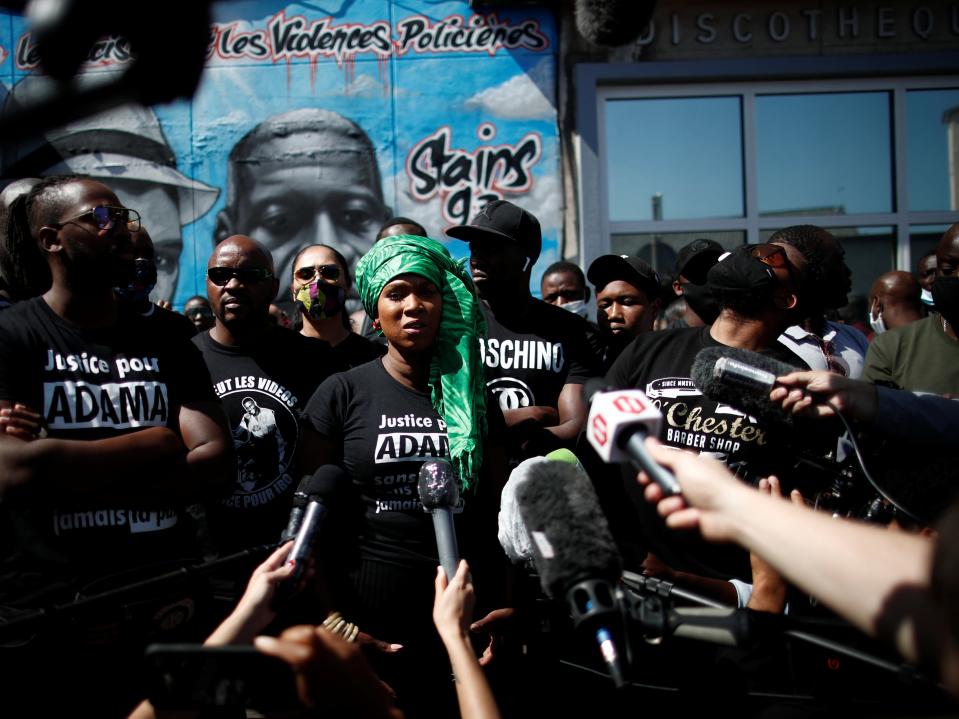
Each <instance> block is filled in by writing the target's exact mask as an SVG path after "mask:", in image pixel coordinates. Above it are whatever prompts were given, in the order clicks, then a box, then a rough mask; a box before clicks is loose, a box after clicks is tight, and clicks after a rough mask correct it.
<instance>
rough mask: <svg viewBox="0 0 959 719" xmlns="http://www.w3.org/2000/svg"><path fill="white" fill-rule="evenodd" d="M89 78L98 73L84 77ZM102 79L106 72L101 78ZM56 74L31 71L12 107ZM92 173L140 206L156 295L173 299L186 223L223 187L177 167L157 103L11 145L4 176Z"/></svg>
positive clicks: (136, 207)
mask: <svg viewBox="0 0 959 719" xmlns="http://www.w3.org/2000/svg"><path fill="white" fill-rule="evenodd" d="M78 78H79V81H80V82H81V83H85V82H95V81H97V78H91V77H87V76H85V75H80V76H78ZM101 80H102V78H101ZM49 82H50V81H49V79H48V78H44V77H42V76H36V75H28V76H27V77H25V78H24V79H23V80H21V81H20V82H19V83H17V85H15V86H14V88H13V91H12V92H11V93H10V95H9V96H8V98H7V103H6V105H7V108H8V109H10V108H12V107H15V106H16V105H18V104H28V103H30V102H31V101H33V100H34V99H35V98H36V97H39V96H42V94H43V93H44V92H46V91H47V90H46V87H45V86H46V84H47V83H49ZM62 174H80V175H89V176H90V177H92V178H94V179H96V180H98V181H99V182H102V183H104V184H105V185H107V186H108V187H109V188H110V189H111V190H113V191H114V192H115V193H116V195H117V197H118V199H119V200H120V202H121V203H122V204H123V205H125V206H126V207H130V208H132V209H134V210H136V211H137V212H139V213H140V216H141V218H142V222H143V226H144V227H145V228H146V229H147V231H148V232H149V233H150V236H151V237H152V238H153V244H154V247H155V248H156V265H157V286H156V288H155V289H154V290H153V292H152V293H151V294H150V299H151V300H154V301H155V300H168V301H172V299H173V295H174V292H175V291H176V286H177V281H178V279H179V277H178V275H179V266H180V254H181V251H182V249H183V239H182V227H183V226H184V225H188V224H190V223H192V222H194V221H195V220H197V219H198V218H200V217H202V216H203V215H205V214H206V213H207V212H209V211H210V209H211V208H212V207H213V203H214V202H216V199H217V197H218V196H219V194H220V191H219V190H218V189H217V188H215V187H211V186H210V185H207V184H204V183H202V182H199V181H197V180H194V179H191V178H189V177H187V176H186V175H184V174H183V173H182V172H180V171H179V170H178V169H177V160H176V155H175V154H174V152H173V149H172V148H171V147H170V144H169V143H168V141H167V138H166V136H165V135H164V132H163V129H162V127H161V126H160V121H159V119H158V118H157V116H156V113H154V111H153V110H152V109H151V108H148V107H142V106H139V105H124V106H122V107H118V108H115V109H112V110H109V111H108V112H104V113H100V114H97V115H93V116H90V117H85V118H82V119H79V120H76V121H73V122H71V123H69V124H67V125H64V126H62V127H58V128H55V129H53V130H49V131H47V132H46V133H45V134H44V136H43V137H42V138H39V139H35V138H30V139H27V140H25V141H23V142H19V143H7V144H5V145H4V147H3V178H4V179H6V180H16V179H18V178H21V177H47V176H49V175H62Z"/></svg>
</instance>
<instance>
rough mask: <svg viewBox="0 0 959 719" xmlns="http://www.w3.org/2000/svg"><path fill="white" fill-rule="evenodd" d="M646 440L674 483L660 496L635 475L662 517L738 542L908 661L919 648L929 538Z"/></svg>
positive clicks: (670, 523)
mask: <svg viewBox="0 0 959 719" xmlns="http://www.w3.org/2000/svg"><path fill="white" fill-rule="evenodd" d="M646 444H647V447H648V448H649V451H650V452H651V453H652V455H653V457H654V458H655V459H656V461H657V462H659V463H660V464H662V465H663V466H665V467H667V468H668V469H670V470H672V471H673V473H674V474H675V475H676V478H677V480H678V481H679V484H680V487H681V488H682V491H683V494H682V495H681V496H679V495H677V496H673V497H666V498H664V497H663V495H662V491H661V490H660V489H659V487H658V486H657V485H655V484H651V483H649V482H648V478H646V477H645V475H641V476H640V481H642V482H644V483H646V484H647V487H646V498H647V499H648V500H649V501H651V502H657V509H658V511H659V513H660V514H661V515H662V516H664V517H665V518H666V524H667V525H668V526H670V527H672V528H674V529H693V528H697V529H698V530H699V531H700V532H701V533H702V535H703V536H704V537H705V538H706V539H709V540H712V541H717V542H735V543H737V544H739V545H741V546H743V547H745V548H746V549H748V550H749V551H750V552H754V553H755V554H757V555H759V556H760V557H761V558H762V559H763V560H765V561H766V562H768V563H769V564H770V565H771V566H772V567H773V568H774V569H776V570H777V571H779V572H780V573H781V574H782V575H783V576H784V577H785V578H786V579H787V580H789V581H791V582H792V583H793V584H795V585H796V586H798V587H800V588H801V589H802V590H803V591H805V592H807V593H809V594H812V595H814V596H816V597H817V598H818V599H819V600H820V601H821V602H822V603H823V604H826V605H828V606H830V607H831V608H832V609H833V610H835V611H836V612H837V613H839V614H840V615H842V616H843V617H845V618H846V619H847V620H849V621H850V622H852V623H853V624H855V625H856V626H857V627H859V628H860V629H862V630H863V631H865V632H866V633H868V634H870V635H872V636H880V637H881V638H884V639H889V640H891V641H893V642H894V643H895V644H896V646H897V647H898V649H899V651H900V652H901V653H902V654H903V656H905V657H906V658H907V659H909V660H911V661H915V660H917V659H919V658H920V651H919V649H920V648H919V644H918V639H919V637H918V634H917V617H919V616H920V612H921V611H923V610H924V607H917V606H916V602H915V601H914V600H916V599H918V600H919V603H920V604H922V602H923V601H924V600H923V599H922V598H923V597H925V596H926V595H927V594H928V592H927V589H928V586H929V580H930V568H931V561H932V553H933V546H932V543H931V542H929V541H928V540H926V539H922V538H919V537H916V536H912V535H908V534H904V533H894V532H888V531H885V530H883V529H880V528H878V527H872V526H868V525H865V524H862V523H859V522H854V521H847V520H841V519H835V518H833V517H831V516H829V515H827V514H824V513H821V512H816V511H814V510H812V509H808V508H806V507H804V506H799V505H797V504H793V503H790V502H785V501H783V500H782V499H780V498H778V497H770V496H768V495H763V494H760V493H759V492H757V491H756V490H754V489H752V488H750V487H748V486H746V485H744V484H742V483H741V482H738V481H737V480H736V479H735V478H734V477H733V476H732V474H730V473H729V471H728V470H727V469H726V468H725V466H724V465H723V464H721V463H720V462H717V461H716V460H712V459H707V458H703V457H700V456H698V455H692V454H688V453H686V452H678V451H674V450H670V449H666V448H664V447H663V446H662V445H661V444H659V442H657V441H655V440H652V439H648V440H646ZM906 605H909V606H906ZM923 658H928V657H923Z"/></svg>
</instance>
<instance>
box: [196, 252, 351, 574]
mask: <svg viewBox="0 0 959 719" xmlns="http://www.w3.org/2000/svg"><path fill="white" fill-rule="evenodd" d="M278 284H279V280H278V279H277V277H276V271H275V267H274V265H273V256H272V255H271V254H270V251H269V250H268V249H266V247H264V246H263V245H262V244H260V243H259V242H257V241H256V240H253V239H251V238H249V237H246V236H244V235H234V236H232V237H228V238H227V239H225V240H223V242H221V243H220V244H218V245H217V246H216V248H215V249H214V250H213V254H212V255H211V256H210V261H209V262H208V263H207V281H206V287H207V294H208V295H209V298H210V305H211V306H212V307H213V314H214V316H215V318H216V321H215V324H214V325H213V327H212V328H211V329H210V330H208V331H206V332H201V333H200V334H199V335H197V336H196V337H195V338H194V340H193V341H194V343H195V344H196V345H197V347H199V348H200V351H201V352H202V353H203V358H204V360H206V363H207V367H208V368H209V370H210V376H211V378H212V380H213V388H214V390H215V391H216V394H217V395H218V396H219V397H220V400H221V401H222V402H223V406H224V407H225V408H226V411H227V415H228V416H229V420H230V427H231V430H232V434H233V446H234V449H235V451H236V479H235V482H234V483H233V486H232V487H231V490H230V492H229V493H227V494H225V495H223V496H221V497H219V498H218V500H217V501H215V502H211V503H210V504H208V506H207V508H206V512H207V521H208V523H209V527H210V533H211V539H212V541H213V542H214V544H215V545H216V547H217V549H218V551H219V552H220V553H222V554H229V553H232V552H237V551H240V550H242V549H246V548H249V547H252V546H256V545H259V544H268V543H271V542H276V541H277V540H278V539H279V538H280V534H281V533H282V531H283V529H284V527H285V526H286V522H287V518H288V517H289V513H290V507H291V505H292V501H293V492H294V490H295V489H296V485H297V484H298V483H299V481H300V475H299V474H298V470H297V468H296V448H297V444H298V440H299V437H300V412H301V411H302V409H303V407H304V405H305V404H306V402H307V400H308V399H309V398H310V395H312V394H313V391H314V390H315V389H316V387H317V385H318V384H319V383H320V382H321V381H322V380H324V379H326V377H327V376H328V375H329V374H332V373H333V372H336V371H339V370H340V369H345V368H340V367H338V366H337V365H336V364H335V360H334V355H333V353H332V350H331V349H330V347H329V345H328V344H326V343H325V342H321V341H318V340H308V339H306V338H305V337H302V336H301V335H299V334H297V333H296V332H293V331H291V330H288V329H285V328H283V327H278V326H277V325H276V324H275V323H273V322H271V321H270V314H269V313H270V303H271V301H272V300H273V297H274V296H275V295H276V291H277V286H278ZM254 406H255V407H256V408H257V410H258V412H257V413H256V414H257V416H259V417H261V419H262V421H261V422H260V425H264V423H265V422H269V423H270V425H271V426H270V427H266V426H259V428H258V431H256V432H251V431H250V414H251V410H250V408H251V407H254ZM245 573H248V572H247V570H246V569H245V568H240V569H238V571H237V574H236V575H235V576H231V577H229V578H228V581H229V585H228V587H226V588H225V589H227V590H228V591H232V590H234V589H235V590H237V591H240V590H242V588H243V584H244V583H245V579H244V578H243V574H245Z"/></svg>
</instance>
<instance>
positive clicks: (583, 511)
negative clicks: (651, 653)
mask: <svg viewBox="0 0 959 719" xmlns="http://www.w3.org/2000/svg"><path fill="white" fill-rule="evenodd" d="M516 499H517V501H518V503H519V509H520V514H521V515H522V517H523V522H524V523H525V525H526V529H527V530H528V531H529V535H530V539H531V540H532V548H533V561H534V563H535V564H536V571H537V572H538V573H539V576H540V583H541V584H542V587H543V591H544V592H546V594H548V595H549V596H550V597H552V598H554V599H565V600H566V602H567V603H568V605H569V608H570V611H571V614H572V617H573V621H574V624H575V626H576V628H577V629H580V630H582V631H586V632H588V633H589V634H591V635H592V637H593V638H594V639H595V641H596V644H597V645H598V646H599V650H600V654H601V655H602V658H603V661H604V663H605V664H606V667H607V670H608V671H609V674H610V676H611V677H612V679H613V681H614V682H615V684H616V686H617V687H621V686H623V684H624V678H623V667H622V660H621V659H620V655H619V651H618V649H617V643H618V642H620V641H621V640H622V638H623V636H624V634H625V628H624V622H623V610H622V609H621V599H622V592H621V590H620V589H619V588H618V581H619V577H620V575H621V574H622V566H621V563H620V559H619V553H618V552H617V551H616V545H615V543H614V542H613V537H612V535H611V534H610V531H609V525H608V524H607V523H606V517H605V516H604V515H603V512H602V510H601V509H600V508H599V501H598V500H597V498H596V493H595V492H594V491H593V487H592V484H591V483H590V481H589V479H588V478H587V477H585V476H584V475H583V474H582V472H580V470H578V469H577V468H576V467H575V466H573V465H570V464H566V463H564V462H542V463H540V464H536V465H534V466H532V467H530V469H529V474H528V477H527V479H526V481H525V482H523V483H522V484H521V485H520V486H519V487H518V488H517V490H516Z"/></svg>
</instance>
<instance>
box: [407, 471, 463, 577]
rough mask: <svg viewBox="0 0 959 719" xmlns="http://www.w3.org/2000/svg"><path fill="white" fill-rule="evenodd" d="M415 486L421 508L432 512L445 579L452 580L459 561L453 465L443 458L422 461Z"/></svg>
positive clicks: (457, 494)
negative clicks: (454, 514) (455, 523)
mask: <svg viewBox="0 0 959 719" xmlns="http://www.w3.org/2000/svg"><path fill="white" fill-rule="evenodd" d="M416 489H417V491H418V492H419V495H420V502H422V503H423V508H424V509H425V510H426V511H427V512H429V513H430V514H432V515H433V531H434V532H435V534H436V550H437V552H438V553H439V557H440V564H441V565H442V567H443V571H444V572H446V578H447V579H448V580H452V579H453V575H454V574H456V567H457V566H458V565H459V563H460V552H459V548H458V547H457V546H456V528H455V527H454V526H453V508H454V507H455V506H456V504H457V502H459V485H458V483H457V480H456V477H455V476H454V474H453V466H452V465H451V464H450V463H449V462H447V461H446V460H445V459H431V460H429V461H427V462H423V466H422V467H420V477H419V482H418V483H417V487H416Z"/></svg>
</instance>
